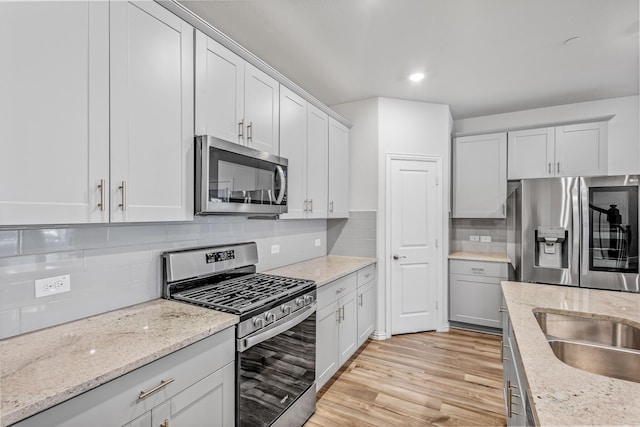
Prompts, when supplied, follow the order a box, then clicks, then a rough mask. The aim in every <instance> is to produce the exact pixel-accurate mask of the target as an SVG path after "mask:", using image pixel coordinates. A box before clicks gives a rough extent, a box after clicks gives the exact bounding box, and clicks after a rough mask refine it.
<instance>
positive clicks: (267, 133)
mask: <svg viewBox="0 0 640 427" xmlns="http://www.w3.org/2000/svg"><path fill="white" fill-rule="evenodd" d="M279 94H280V84H279V83H278V82H277V81H276V80H275V79H273V78H271V77H269V76H268V75H266V74H265V73H263V72H262V71H260V70H258V69H257V68H256V67H254V66H253V65H251V64H249V63H245V74H244V124H245V126H246V128H245V129H246V132H247V135H246V137H245V138H246V141H247V145H248V146H249V147H251V148H255V149H256V150H260V151H265V152H267V153H271V154H275V155H276V156H277V155H278V154H279V152H280V136H279V129H280V128H279V122H280V118H279V115H280V108H279V104H280V95H279Z"/></svg>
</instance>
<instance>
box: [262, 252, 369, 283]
mask: <svg viewBox="0 0 640 427" xmlns="http://www.w3.org/2000/svg"><path fill="white" fill-rule="evenodd" d="M376 262H377V260H376V259H375V258H364V257H354V256H339V255H327V256H323V257H319V258H313V259H310V260H308V261H302V262H299V263H296V264H291V265H287V266H285V267H280V268H276V269H273V270H269V271H265V273H267V274H275V275H278V276H288V277H295V278H296V279H306V280H314V281H315V282H316V287H317V288H319V287H320V286H323V285H326V284H327V283H329V282H333V281H334V280H336V279H339V278H341V277H344V276H346V275H348V274H351V273H353V272H354V271H358V270H360V269H362V268H364V267H367V266H369V265H371V264H375V263H376Z"/></svg>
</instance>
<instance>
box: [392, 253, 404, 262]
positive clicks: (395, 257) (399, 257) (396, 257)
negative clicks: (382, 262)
mask: <svg viewBox="0 0 640 427" xmlns="http://www.w3.org/2000/svg"><path fill="white" fill-rule="evenodd" d="M401 258H406V256H404V255H403V256H398V255H397V254H395V255H393V259H394V260H396V261H397V260H399V259H401Z"/></svg>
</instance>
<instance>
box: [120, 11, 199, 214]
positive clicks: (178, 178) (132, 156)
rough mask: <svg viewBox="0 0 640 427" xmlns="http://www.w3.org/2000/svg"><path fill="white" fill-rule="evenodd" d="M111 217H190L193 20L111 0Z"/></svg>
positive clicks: (191, 196) (191, 200)
mask: <svg viewBox="0 0 640 427" xmlns="http://www.w3.org/2000/svg"><path fill="white" fill-rule="evenodd" d="M110 8H111V21H110V24H111V31H110V37H111V221H112V222H123V221H171V220H190V219H192V218H193V28H192V27H191V26H189V25H188V24H186V23H185V22H184V21H182V20H181V19H179V18H178V17H177V16H175V15H173V14H172V13H171V12H169V11H168V10H167V9H165V8H164V7H162V6H160V5H159V4H157V3H155V2H111V3H110Z"/></svg>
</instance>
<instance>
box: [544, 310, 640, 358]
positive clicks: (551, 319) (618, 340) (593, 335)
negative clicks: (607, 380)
mask: <svg viewBox="0 0 640 427" xmlns="http://www.w3.org/2000/svg"><path fill="white" fill-rule="evenodd" d="M533 314H534V316H535V317H536V320H537V321H538V324H539V325H540V329H542V332H544V333H545V335H546V336H547V338H549V339H551V338H560V339H563V340H578V341H586V342H588V343H596V344H603V345H608V346H613V347H622V348H629V349H635V350H640V328H636V327H633V326H630V325H625V324H624V323H620V322H616V321H613V320H608V319H599V318H591V317H581V316H575V315H571V314H557V313H547V312H545V311H534V312H533Z"/></svg>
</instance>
